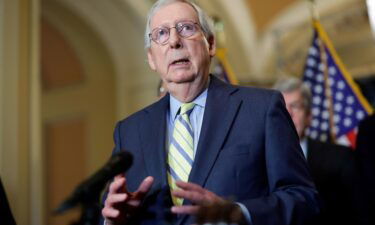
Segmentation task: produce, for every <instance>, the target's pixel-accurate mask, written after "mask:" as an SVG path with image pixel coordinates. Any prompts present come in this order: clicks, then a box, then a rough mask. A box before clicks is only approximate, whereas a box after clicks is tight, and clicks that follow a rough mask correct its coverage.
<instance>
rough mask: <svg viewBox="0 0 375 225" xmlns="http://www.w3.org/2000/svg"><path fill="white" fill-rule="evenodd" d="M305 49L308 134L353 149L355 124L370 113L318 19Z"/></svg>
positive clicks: (369, 108)
mask: <svg viewBox="0 0 375 225" xmlns="http://www.w3.org/2000/svg"><path fill="white" fill-rule="evenodd" d="M313 25H314V37H313V41H312V44H311V47H310V49H309V52H308V56H307V60H306V65H305V69H304V75H303V81H304V82H305V83H306V84H307V86H308V87H309V88H310V90H311V92H312V97H313V98H312V111H311V112H312V121H311V125H310V127H309V128H308V129H307V135H308V136H309V137H310V138H312V139H317V140H320V141H323V142H325V141H329V140H330V141H333V142H336V143H338V144H342V145H345V146H350V147H352V148H353V149H354V148H355V140H356V135H357V126H358V124H359V122H360V121H361V120H362V119H364V118H365V117H366V116H368V115H369V114H371V113H372V111H373V110H372V108H371V107H370V104H369V103H368V102H367V100H366V99H365V98H364V97H363V95H362V94H361V92H360V90H359V88H358V86H357V85H356V84H355V83H354V81H353V78H352V77H351V75H350V74H349V73H348V71H347V70H346V68H345V66H344V64H343V63H342V62H341V60H340V58H339V57H338V55H337V53H336V51H335V49H334V48H333V45H332V44H331V41H330V40H329V38H328V36H327V34H326V33H325V31H324V30H323V27H322V26H321V25H320V23H319V22H318V21H314V22H313Z"/></svg>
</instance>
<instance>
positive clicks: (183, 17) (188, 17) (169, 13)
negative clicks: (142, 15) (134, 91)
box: [150, 2, 199, 29]
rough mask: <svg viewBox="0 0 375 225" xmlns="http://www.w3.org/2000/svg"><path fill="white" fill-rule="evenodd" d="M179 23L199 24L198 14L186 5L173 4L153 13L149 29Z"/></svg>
mask: <svg viewBox="0 0 375 225" xmlns="http://www.w3.org/2000/svg"><path fill="white" fill-rule="evenodd" d="M181 21H193V22H197V23H198V22H199V18H198V13H197V11H196V10H195V9H194V8H193V6H191V5H190V4H188V3H185V2H173V3H170V4H167V5H164V6H162V7H161V8H159V9H157V10H156V11H155V12H154V15H153V16H152V17H151V20H150V27H151V29H153V28H156V27H160V26H174V25H175V24H176V23H178V22H181Z"/></svg>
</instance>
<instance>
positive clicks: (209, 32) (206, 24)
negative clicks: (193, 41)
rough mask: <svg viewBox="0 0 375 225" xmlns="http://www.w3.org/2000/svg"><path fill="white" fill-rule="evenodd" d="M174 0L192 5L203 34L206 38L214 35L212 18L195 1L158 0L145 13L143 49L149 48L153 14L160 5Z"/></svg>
mask: <svg viewBox="0 0 375 225" xmlns="http://www.w3.org/2000/svg"><path fill="white" fill-rule="evenodd" d="M175 2H183V3H186V4H189V5H191V6H192V7H193V9H194V10H195V11H196V12H197V14H198V18H199V25H200V26H201V28H202V31H203V34H204V36H205V37H206V39H207V40H208V39H209V38H211V37H214V36H215V32H214V25H213V21H212V19H211V18H210V17H209V16H208V15H207V14H206V13H205V12H204V11H203V10H202V9H201V8H200V7H199V6H198V5H196V4H195V3H193V2H191V1H189V0H159V1H157V2H155V4H154V5H153V6H152V8H151V9H150V11H149V12H148V15H147V24H146V31H145V36H144V39H145V40H144V41H145V49H148V48H150V46H151V38H150V35H149V34H150V33H151V27H150V26H151V25H150V23H151V19H152V17H153V16H154V14H155V13H156V12H157V11H158V10H159V9H160V8H162V7H164V6H166V5H169V4H172V3H175Z"/></svg>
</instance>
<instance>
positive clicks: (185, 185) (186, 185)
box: [176, 181, 204, 193]
mask: <svg viewBox="0 0 375 225" xmlns="http://www.w3.org/2000/svg"><path fill="white" fill-rule="evenodd" d="M176 185H177V187H179V188H181V189H184V190H190V191H196V192H200V193H203V192H204V189H203V188H202V187H201V186H199V185H198V184H194V183H189V182H183V181H176Z"/></svg>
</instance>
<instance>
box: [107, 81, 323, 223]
mask: <svg viewBox="0 0 375 225" xmlns="http://www.w3.org/2000/svg"><path fill="white" fill-rule="evenodd" d="M168 109H169V95H167V96H165V97H164V98H162V99H161V100H159V101H158V102H156V103H154V104H153V105H151V106H149V107H147V108H145V109H143V110H141V111H139V112H137V113H135V114H133V115H132V116H130V117H128V118H127V119H125V120H123V121H120V122H119V123H118V124H117V126H116V129H115V133H114V139H115V144H116V146H115V150H114V151H115V152H117V151H120V150H121V149H126V150H128V151H130V152H131V153H132V154H133V155H134V163H133V166H132V168H131V169H130V170H129V171H128V172H127V174H126V177H127V186H128V188H129V191H135V190H136V189H137V187H138V185H139V184H140V183H141V182H142V180H143V179H144V178H145V177H146V176H153V177H154V178H155V182H154V184H153V187H152V189H151V191H150V193H149V196H147V197H146V199H145V200H144V203H143V206H144V207H143V209H142V211H143V212H142V213H140V216H139V218H138V219H136V221H133V223H132V224H138V223H139V224H158V223H157V222H156V221H155V218H156V219H164V220H169V221H172V222H173V223H176V224H191V223H192V218H191V217H190V216H187V215H184V216H179V217H178V218H176V217H173V216H171V217H169V216H168V213H167V212H168V211H169V208H170V206H171V200H170V193H169V187H168V182H167V176H166V114H167V110H168ZM189 182H193V183H196V184H199V185H201V186H203V187H204V188H206V189H208V190H210V191H213V192H215V193H216V194H217V195H219V196H222V197H228V198H232V200H234V201H236V202H240V203H242V204H243V205H244V206H246V207H247V209H248V210H249V212H250V213H251V217H252V221H253V223H254V224H263V225H267V224H278V225H282V224H301V221H303V220H305V219H309V218H311V217H312V216H313V215H312V214H313V213H312V212H317V211H318V210H319V207H318V203H317V193H316V190H315V188H314V184H313V182H312V180H311V178H310V175H309V172H308V169H307V165H306V162H305V160H304V156H303V154H302V151H301V149H300V147H299V140H298V136H297V133H296V132H295V129H294V126H293V122H292V121H291V119H290V116H289V114H288V112H287V111H286V109H285V106H284V103H283V98H282V96H281V94H279V93H278V92H275V91H266V90H262V89H255V88H241V87H234V86H231V85H228V84H225V83H223V82H221V81H220V80H218V79H217V78H214V77H213V76H211V80H210V85H209V88H208V96H207V101H206V106H205V113H204V117H203V124H202V129H201V135H200V138H199V143H198V147H197V153H196V156H195V159H194V164H193V168H192V170H191V173H190V176H189ZM184 204H190V203H189V202H187V201H185V202H184ZM145 212H147V214H145ZM145 215H147V216H145ZM160 224H165V223H160Z"/></svg>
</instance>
